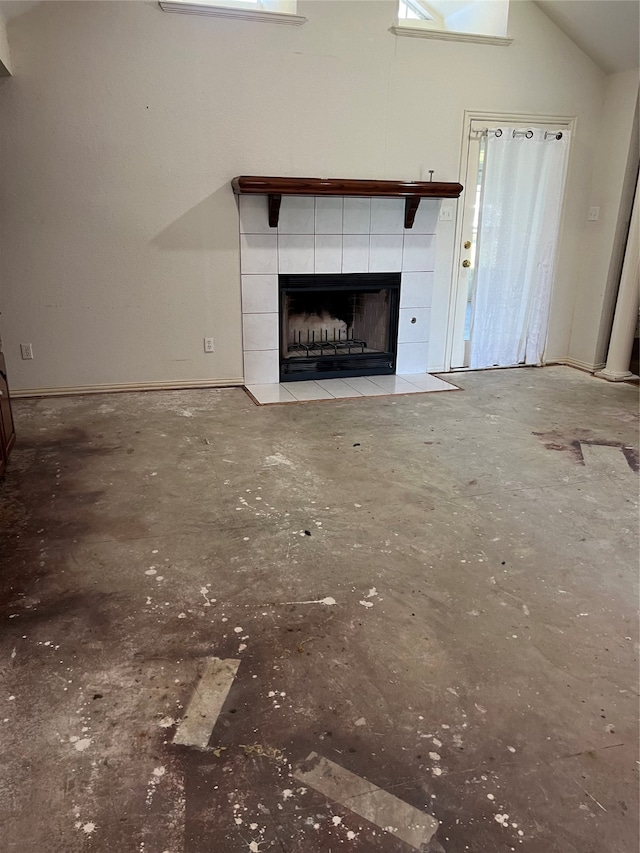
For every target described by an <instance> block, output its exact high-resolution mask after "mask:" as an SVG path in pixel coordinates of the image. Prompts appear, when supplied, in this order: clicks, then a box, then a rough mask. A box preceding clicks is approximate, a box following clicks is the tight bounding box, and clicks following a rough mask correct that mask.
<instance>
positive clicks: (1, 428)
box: [0, 352, 16, 477]
mask: <svg viewBox="0 0 640 853" xmlns="http://www.w3.org/2000/svg"><path fill="white" fill-rule="evenodd" d="M15 443H16V429H15V426H14V423H13V413H12V411H11V397H10V396H9V384H8V382H7V367H6V364H5V360H4V355H3V353H2V352H0V477H2V475H3V474H4V472H5V471H6V470H7V465H8V464H9V454H10V453H11V451H12V449H13V445H14V444H15Z"/></svg>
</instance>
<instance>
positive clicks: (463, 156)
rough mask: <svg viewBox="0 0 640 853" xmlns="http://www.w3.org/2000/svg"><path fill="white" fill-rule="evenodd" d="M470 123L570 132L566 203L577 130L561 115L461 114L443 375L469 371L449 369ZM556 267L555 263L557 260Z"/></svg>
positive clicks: (573, 121) (571, 118) (573, 120)
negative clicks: (460, 186)
mask: <svg viewBox="0 0 640 853" xmlns="http://www.w3.org/2000/svg"><path fill="white" fill-rule="evenodd" d="M473 121H486V122H491V123H495V122H498V123H501V124H508V123H510V122H517V123H519V124H530V125H533V126H535V125H536V124H545V125H554V124H555V125H559V126H562V127H566V128H567V129H568V130H569V131H570V132H571V141H572V144H571V146H570V147H569V159H568V162H567V180H566V183H565V199H566V188H567V186H568V183H569V175H570V172H571V165H572V159H573V151H574V149H575V144H573V143H574V140H575V130H576V127H577V118H576V116H562V115H543V114H537V115H536V114H533V113H499V112H493V111H491V112H488V111H486V110H465V111H464V120H463V125H462V142H461V146H460V166H459V171H458V174H459V177H458V180H459V182H460V183H461V184H463V186H464V189H463V191H462V192H463V194H464V199H463V203H462V204H458V206H457V214H456V227H455V236H454V247H453V259H452V266H451V285H450V288H449V306H448V311H447V334H446V342H445V353H444V356H445V365H444V368H445V370H444V372H452V371H455V372H458V371H462V370H469V368H468V367H455V368H452V367H451V361H452V358H453V346H454V331H455V321H456V308H457V305H458V295H459V281H460V276H459V269H460V264H461V263H462V260H461V259H462V251H463V249H462V222H463V214H464V210H465V207H466V198H467V196H466V193H467V186H466V175H467V170H468V167H469V163H468V159H469V148H470V145H469V143H470V141H471V122H473ZM473 192H474V193H475V186H474V187H473ZM565 199H563V203H562V210H561V213H560V229H559V234H558V245H560V243H561V241H562V235H563V232H564V218H565V211H566V204H565ZM556 266H557V259H556ZM554 290H555V276H554V281H553V284H552V290H551V299H552V301H553V292H554Z"/></svg>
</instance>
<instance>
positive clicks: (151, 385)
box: [11, 379, 244, 399]
mask: <svg viewBox="0 0 640 853" xmlns="http://www.w3.org/2000/svg"><path fill="white" fill-rule="evenodd" d="M242 385H244V379H193V380H192V379H186V380H178V381H176V382H123V383H120V384H116V385H71V386H68V387H62V388H23V389H20V390H14V389H13V388H12V389H11V397H12V398H13V399H17V398H20V397H74V396H77V395H79V394H118V393H123V392H125V391H185V390H189V389H190V388H236V387H242Z"/></svg>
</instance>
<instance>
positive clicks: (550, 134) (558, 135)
mask: <svg viewBox="0 0 640 853" xmlns="http://www.w3.org/2000/svg"><path fill="white" fill-rule="evenodd" d="M471 132H472V133H473V134H477V135H479V136H488V135H489V134H490V133H493V134H494V135H495V136H497V137H498V138H499V137H501V136H502V134H503V133H504V131H503V130H502V128H500V127H496V128H488V127H485V129H484V130H472V131H471ZM511 135H512V136H513V138H514V139H515V138H517V137H521V136H524V137H525V138H526V139H533V131H532V130H513V131H512V134H511ZM562 135H563V134H562V131H561V130H545V132H544V138H545V139H558V140H559V139H562Z"/></svg>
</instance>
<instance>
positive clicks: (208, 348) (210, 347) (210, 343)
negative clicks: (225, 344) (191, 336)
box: [204, 338, 214, 352]
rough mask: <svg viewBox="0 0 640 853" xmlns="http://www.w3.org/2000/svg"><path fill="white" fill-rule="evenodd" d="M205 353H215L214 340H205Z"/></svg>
mask: <svg viewBox="0 0 640 853" xmlns="http://www.w3.org/2000/svg"><path fill="white" fill-rule="evenodd" d="M204 351H205V352H214V347H213V338H205V339H204Z"/></svg>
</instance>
